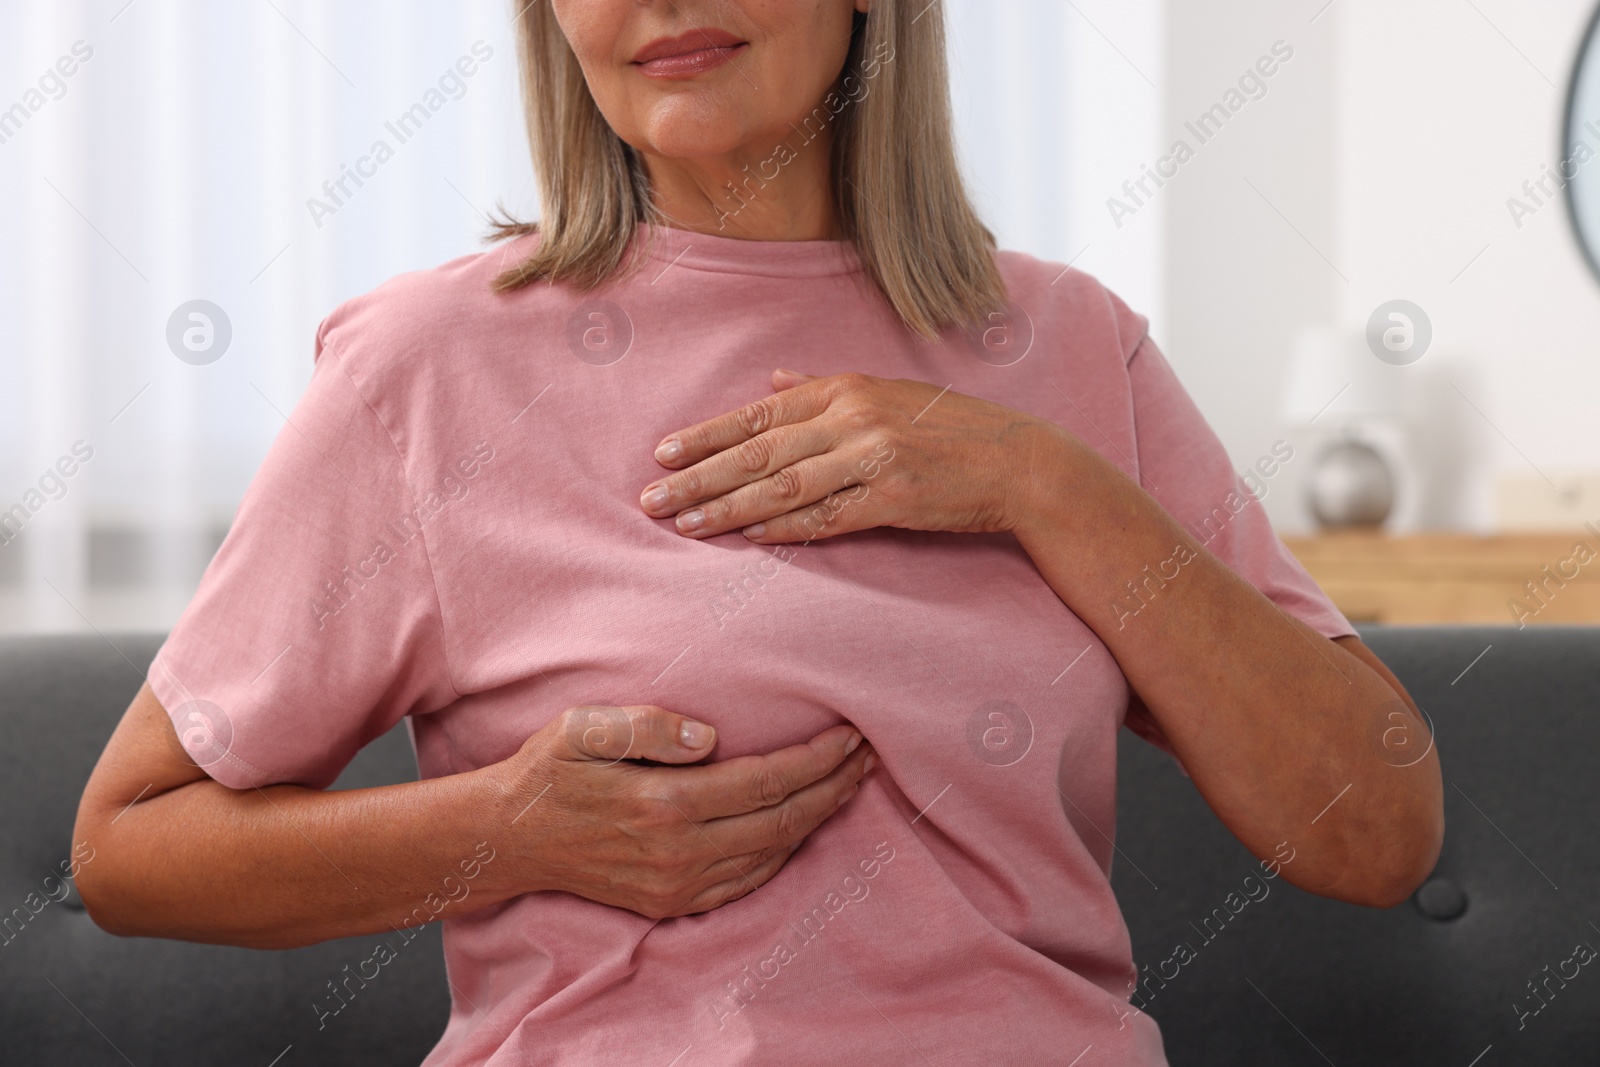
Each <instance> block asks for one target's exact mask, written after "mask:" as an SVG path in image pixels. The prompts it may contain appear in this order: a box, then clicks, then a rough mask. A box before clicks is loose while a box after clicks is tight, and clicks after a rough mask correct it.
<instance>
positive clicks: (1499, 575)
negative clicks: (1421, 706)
mask: <svg viewBox="0 0 1600 1067" xmlns="http://www.w3.org/2000/svg"><path fill="white" fill-rule="evenodd" d="M1284 543H1285V544H1287V545H1288V546H1289V550H1290V551H1291V552H1293V553H1294V554H1295V556H1296V557H1297V558H1298V559H1299V560H1300V562H1301V563H1302V564H1303V565H1304V566H1305V568H1306V570H1308V571H1310V572H1311V576H1312V577H1313V578H1315V579H1316V580H1317V584H1319V585H1321V586H1322V588H1323V589H1324V590H1326V591H1327V593H1328V595H1329V596H1330V597H1332V598H1333V602H1334V603H1335V604H1337V605H1338V606H1339V610H1340V611H1343V612H1344V613H1345V615H1346V616H1347V617H1349V619H1350V620H1351V621H1352V622H1382V623H1411V624H1424V623H1480V624H1484V623H1486V624H1491V625H1516V624H1517V623H1519V622H1522V623H1526V624H1527V625H1530V626H1532V625H1539V624H1546V623H1567V624H1572V623H1590V624H1600V530H1591V529H1589V528H1583V529H1579V530H1576V531H1574V532H1572V533H1569V534H1510V535H1505V536H1499V537H1471V536H1466V535H1458V534H1418V535H1414V536H1408V537H1389V536H1385V535H1383V534H1377V533H1349V532H1341V533H1329V534H1319V535H1317V536H1314V537H1287V538H1284Z"/></svg>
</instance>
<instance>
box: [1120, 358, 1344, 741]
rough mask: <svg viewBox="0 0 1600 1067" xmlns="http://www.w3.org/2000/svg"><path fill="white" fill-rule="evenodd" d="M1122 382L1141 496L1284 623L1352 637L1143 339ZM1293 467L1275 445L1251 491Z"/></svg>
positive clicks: (1287, 451)
mask: <svg viewBox="0 0 1600 1067" xmlns="http://www.w3.org/2000/svg"><path fill="white" fill-rule="evenodd" d="M1128 377H1129V382H1130V387H1131V389H1132V395H1133V423H1134V440H1135V445H1136V448H1137V454H1136V457H1135V459H1136V462H1137V464H1138V468H1139V483H1140V485H1141V486H1142V487H1143V488H1144V489H1145V491H1146V492H1148V493H1150V495H1152V496H1153V497H1155V499H1156V500H1157V502H1159V503H1160V504H1161V506H1162V507H1163V508H1164V509H1165V510H1166V511H1167V513H1168V514H1169V515H1171V516H1172V517H1173V518H1174V519H1176V520H1177V521H1178V522H1179V523H1181V524H1182V525H1183V527H1184V528H1185V529H1186V530H1188V531H1189V534H1190V535H1191V536H1192V537H1194V539H1195V540H1196V541H1197V542H1199V543H1200V544H1201V545H1203V546H1204V547H1205V548H1206V550H1207V551H1209V552H1211V553H1212V554H1213V555H1215V556H1217V557H1218V558H1219V559H1221V560H1222V562H1223V563H1225V564H1227V565H1228V567H1230V568H1231V569H1232V570H1233V571H1234V572H1235V573H1237V574H1238V575H1240V576H1241V577H1242V578H1244V579H1245V580H1246V581H1248V582H1249V583H1250V584H1251V585H1253V586H1255V587H1256V588H1257V589H1259V590H1260V591H1261V592H1262V593H1263V594H1265V595H1266V596H1267V598H1268V599H1270V600H1271V601H1272V602H1273V603H1274V604H1276V605H1277V606H1278V607H1279V608H1280V609H1281V610H1282V611H1283V612H1284V614H1286V615H1289V616H1292V617H1293V618H1296V619H1299V620H1300V621H1301V622H1303V623H1305V624H1306V625H1307V626H1310V627H1311V628H1312V629H1313V630H1315V631H1317V632H1318V633H1320V634H1322V635H1323V636H1324V637H1330V638H1332V637H1344V636H1347V635H1351V634H1354V633H1355V632H1356V631H1355V629H1354V628H1353V627H1352V626H1351V625H1350V622H1349V620H1348V619H1346V618H1345V617H1344V615H1343V614H1342V613H1341V612H1340V611H1339V609H1338V608H1337V607H1335V606H1334V604H1333V602H1332V601H1331V600H1329V599H1328V596H1327V594H1326V593H1324V592H1323V591H1322V590H1321V589H1320V588H1319V587H1318V586H1317V583H1316V582H1315V581H1314V580H1313V579H1312V577H1311V575H1309V574H1307V573H1306V570H1305V568H1304V567H1302V566H1301V565H1300V562H1299V561H1298V560H1296V559H1295V558H1294V556H1293V555H1291V554H1290V552H1289V550H1288V548H1286V547H1285V546H1284V544H1283V542H1282V541H1281V540H1279V538H1278V535H1277V534H1276V533H1274V532H1273V529H1272V525H1271V523H1269V522H1268V521H1267V513H1266V510H1265V509H1264V508H1263V507H1262V506H1261V503H1260V499H1259V498H1258V495H1257V494H1258V493H1259V492H1261V489H1259V488H1258V489H1252V488H1251V486H1250V484H1247V483H1246V481H1245V480H1244V479H1243V478H1242V477H1241V476H1240V475H1239V474H1238V473H1236V472H1235V471H1234V469H1233V465H1232V463H1231V462H1230V461H1229V459H1228V454H1227V452H1226V450H1224V449H1223V447H1222V442H1221V441H1219V440H1218V439H1217V435H1216V433H1214V432H1213V431H1212V429H1211V427H1210V426H1209V425H1208V424H1207V423H1206V421H1205V418H1204V417H1203V416H1202V415H1201V414H1200V409H1199V408H1197V407H1196V406H1195V403H1194V401H1193V400H1192V399H1191V398H1190V397H1189V394H1188V393H1187V392H1186V391H1185V390H1184V388H1183V386H1182V384H1180V383H1179V381H1178V377H1177V375H1176V374H1174V373H1173V370H1172V367H1171V365H1169V364H1168V363H1167V360H1166V358H1165V357H1164V356H1163V355H1162V354H1161V352H1160V350H1159V349H1158V348H1157V347H1156V345H1155V343H1154V342H1153V341H1151V340H1150V338H1149V337H1145V338H1144V339H1143V340H1142V341H1141V342H1139V344H1138V346H1137V347H1136V348H1135V349H1134V352H1133V355H1132V357H1131V358H1130V359H1129V361H1128ZM1294 458H1295V452H1294V449H1293V448H1292V447H1291V446H1289V445H1288V444H1287V443H1286V442H1281V441H1280V442H1277V443H1275V444H1274V445H1273V446H1272V447H1271V449H1269V450H1267V451H1265V452H1264V453H1263V455H1262V457H1261V458H1260V459H1259V460H1258V461H1257V464H1258V465H1257V466H1253V467H1252V469H1251V483H1252V484H1254V485H1256V486H1259V487H1264V489H1265V491H1266V492H1271V491H1272V478H1273V474H1276V473H1277V471H1278V469H1279V468H1281V467H1282V466H1283V464H1285V463H1289V462H1292V461H1293V460H1294ZM1269 471H1270V472H1272V473H1270V474H1269V473H1267V472H1269ZM1127 726H1128V728H1129V729H1130V730H1132V731H1133V732H1134V733H1136V734H1138V735H1139V736H1140V737H1143V738H1144V739H1145V740H1147V741H1149V742H1151V743H1152V744H1154V745H1157V746H1158V747H1160V748H1163V749H1165V750H1166V751H1168V752H1171V751H1172V747H1171V745H1169V744H1168V743H1167V740H1166V737H1165V736H1164V735H1163V734H1162V733H1161V729H1160V727H1159V726H1157V725H1156V723H1155V720H1154V719H1153V718H1151V717H1150V715H1149V713H1148V712H1146V711H1144V710H1143V709H1142V708H1139V707H1135V708H1133V709H1131V710H1130V711H1129V714H1128V719H1127Z"/></svg>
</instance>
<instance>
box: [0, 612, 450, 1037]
mask: <svg viewBox="0 0 1600 1067" xmlns="http://www.w3.org/2000/svg"><path fill="white" fill-rule="evenodd" d="M160 640H161V639H160V638H159V637H155V636H118V635H112V636H110V637H109V638H101V637H98V636H95V635H89V636H86V637H79V636H70V637H67V636H64V637H49V638H7V639H4V640H0V767H3V768H4V771H3V773H0V812H3V813H5V818H3V819H0V1062H3V1063H36V1064H73V1065H74V1067H88V1065H93V1064H107V1065H113V1064H114V1065H119V1067H126V1065H127V1064H128V1063H129V1062H132V1063H136V1064H140V1065H141V1067H142V1065H145V1064H163V1063H196V1064H199V1063H215V1064H238V1065H244V1064H255V1065H257V1067H267V1064H269V1063H273V1062H274V1057H277V1056H279V1055H281V1054H283V1053H284V1052H285V1050H286V1049H289V1050H290V1051H289V1052H288V1054H287V1055H284V1056H283V1058H282V1060H280V1061H277V1062H278V1067H305V1065H308V1064H330V1065H332V1064H357V1063H374V1064H378V1063H381V1064H406V1063H411V1064H415V1063H420V1062H421V1061H422V1058H423V1057H424V1056H426V1055H427V1054H428V1050H429V1049H431V1048H432V1047H433V1045H434V1043H435V1042H436V1041H437V1040H438V1039H439V1035H440V1034H441V1033H443V1032H444V1024H445V1021H446V1019H447V1018H448V1016H449V1010H450V1002H449V993H448V987H447V986H446V984H445V974H444V958H443V950H442V949H441V947H440V943H439V933H438V927H437V925H434V926H430V927H427V928H426V929H425V930H424V931H423V933H422V934H421V935H420V936H417V937H416V938H415V939H414V940H412V941H410V942H406V943H405V947H404V949H403V950H402V951H400V952H399V953H397V958H395V959H393V960H390V961H389V962H387V963H385V964H384V965H383V967H382V969H381V970H380V971H379V973H378V977H377V978H375V979H373V980H372V981H371V982H367V983H365V988H363V987H362V985H361V983H360V982H359V981H348V972H346V971H345V968H346V967H349V968H350V969H351V971H359V970H360V969H361V964H362V963H363V961H365V960H367V959H369V958H370V957H372V955H373V949H374V947H375V943H376V941H377V938H375V937H367V938H350V939H347V940H341V941H329V942H324V943H323V944H320V945H313V946H311V947H309V948H301V949H294V950H292V951H288V952H261V951H255V950H252V949H243V948H224V947H218V946H214V945H196V944H189V943H186V942H181V941H164V940H156V939H149V938H117V937H113V936H111V935H110V934H107V933H105V932H103V931H102V930H100V928H99V927H97V926H95V924H94V922H93V920H91V919H90V918H89V916H88V915H87V914H86V913H85V912H84V910H83V906H82V904H81V902H80V901H79V900H78V899H77V895H76V893H75V892H73V893H71V894H70V895H67V896H65V897H64V898H62V896H63V891H64V886H63V883H62V881H61V880H60V874H61V870H62V866H61V865H62V864H63V863H65V862H69V861H70V860H71V854H72V823H73V819H74V816H75V815H76V813H77V808H78V797H79V796H80V795H81V794H82V792H83V785H84V783H85V782H86V781H87V780H88V778H89V771H90V770H91V769H93V767H94V762H95V760H96V759H97V758H98V757H99V755H100V750H101V749H102V748H104V747H105V743H106V739H107V738H108V737H110V736H111V731H112V729H113V728H114V727H115V726H116V723H117V720H118V719H119V718H120V717H121V715H122V712H123V711H124V710H125V709H126V708H127V706H128V701H129V700H130V699H132V697H133V694H134V693H135V692H137V691H138V689H139V686H140V684H141V683H142V682H143V680H144V673H145V670H146V669H147V668H148V666H149V664H150V660H151V659H152V658H153V657H154V655H155V651H156V648H157V647H158V646H159V644H160ZM416 775H417V765H416V760H415V758H414V757H413V755H412V752H411V744H410V741H409V740H408V739H407V737H406V733H405V729H404V726H403V725H402V726H400V727H397V728H396V729H395V730H393V731H391V732H390V733H389V734H388V735H386V736H385V737H383V738H381V739H379V740H378V741H376V742H374V743H373V744H372V745H369V746H368V747H367V748H366V749H364V750H363V751H362V752H361V754H360V755H359V756H357V757H356V760H355V762H354V763H352V764H351V766H350V767H349V768H348V769H347V770H346V772H345V774H344V775H343V776H341V777H340V779H339V781H338V782H337V783H336V785H335V787H336V788H339V787H346V788H348V787H357V786H366V785H378V784H382V783H387V782H397V781H405V780H407V779H414V778H415V777H416ZM89 862H91V863H92V862H93V860H92V859H91V860H90V861H89ZM57 898H62V899H57ZM367 971H368V973H371V968H370V967H369V968H367ZM329 982H334V983H336V984H338V985H339V988H340V990H341V991H344V990H354V991H355V992H354V995H353V996H352V995H351V994H349V993H344V994H343V995H344V996H345V997H346V998H347V999H346V1002H345V1006H344V1007H343V1008H342V1009H340V1010H339V1012H338V1013H337V1014H333V1015H324V1014H320V1013H319V1011H318V1007H317V1006H318V1005H321V1006H322V1008H323V1010H324V1011H325V1010H326V1009H327V1007H328V1005H330V1004H337V1003H339V1001H338V1000H336V999H335V998H334V995H333V994H332V993H331V992H330V990H329V988H328V983H329Z"/></svg>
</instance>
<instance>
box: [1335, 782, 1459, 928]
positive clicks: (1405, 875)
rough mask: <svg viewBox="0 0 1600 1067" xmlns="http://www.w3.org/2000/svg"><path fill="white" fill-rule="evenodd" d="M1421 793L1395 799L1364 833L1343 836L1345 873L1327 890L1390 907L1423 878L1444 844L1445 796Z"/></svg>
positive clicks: (1350, 899)
mask: <svg viewBox="0 0 1600 1067" xmlns="http://www.w3.org/2000/svg"><path fill="white" fill-rule="evenodd" d="M1423 793H1424V795H1421V796H1416V795H1413V796H1410V797H1407V798H1405V799H1404V800H1401V801H1398V802H1396V803H1395V804H1394V806H1393V807H1392V808H1391V809H1390V811H1389V812H1387V813H1386V815H1385V817H1383V818H1381V819H1379V820H1376V821H1375V824H1374V825H1373V827H1372V829H1371V830H1370V831H1369V832H1368V833H1366V834H1364V835H1362V836H1361V837H1360V838H1358V839H1355V840H1351V841H1349V842H1347V844H1346V848H1347V852H1346V855H1347V856H1348V857H1349V861H1348V863H1347V865H1346V868H1345V872H1346V877H1345V878H1343V879H1341V880H1340V883H1339V884H1338V885H1337V886H1336V887H1335V889H1334V891H1331V892H1329V893H1328V894H1327V895H1329V896H1334V897H1337V898H1338V899H1340V900H1344V901H1347V902H1349V903H1351V904H1361V905H1364V906H1366V907H1370V908H1392V907H1394V906H1395V905H1397V904H1401V903H1404V902H1405V901H1406V900H1407V899H1408V898H1409V897H1410V896H1411V895H1412V894H1413V893H1415V892H1416V891H1417V889H1418V888H1419V887H1420V886H1421V885H1422V883H1423V882H1425V881H1427V879H1428V876H1429V875H1430V874H1432V873H1433V868H1434V867H1435V865H1437V864H1438V862H1439V852H1440V849H1441V848H1443V846H1444V797H1443V794H1442V792H1441V791H1439V790H1429V791H1423Z"/></svg>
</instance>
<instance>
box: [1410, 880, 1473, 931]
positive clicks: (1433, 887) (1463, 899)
mask: <svg viewBox="0 0 1600 1067" xmlns="http://www.w3.org/2000/svg"><path fill="white" fill-rule="evenodd" d="M1411 900H1412V902H1413V903H1415V904H1416V906H1417V910H1418V911H1420V912H1422V914H1424V915H1426V916H1427V917H1428V918H1430V919H1433V920H1434V921H1435V922H1442V923H1447V922H1450V921H1452V920H1454V919H1459V918H1461V915H1462V913H1463V912H1465V911H1466V910H1467V894H1466V893H1465V892H1463V891H1462V889H1461V887H1460V886H1459V885H1457V884H1456V883H1455V882H1453V881H1451V880H1450V879H1449V878H1430V879H1428V880H1427V881H1426V882H1424V883H1423V884H1422V888H1420V889H1418V890H1417V892H1416V894H1415V895H1414V896H1412V898H1411Z"/></svg>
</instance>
